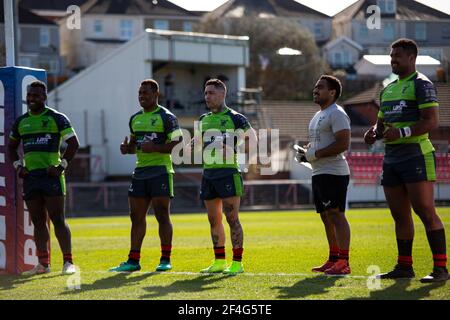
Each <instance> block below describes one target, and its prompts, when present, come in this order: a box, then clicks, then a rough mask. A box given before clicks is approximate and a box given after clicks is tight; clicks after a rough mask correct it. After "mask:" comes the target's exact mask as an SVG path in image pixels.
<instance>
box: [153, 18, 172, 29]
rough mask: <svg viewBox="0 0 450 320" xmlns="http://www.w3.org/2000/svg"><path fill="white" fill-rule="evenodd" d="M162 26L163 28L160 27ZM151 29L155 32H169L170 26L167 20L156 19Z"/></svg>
mask: <svg viewBox="0 0 450 320" xmlns="http://www.w3.org/2000/svg"><path fill="white" fill-rule="evenodd" d="M162 25H164V26H162ZM153 28H154V29H157V30H169V29H170V24H169V20H167V19H156V20H154V21H153Z"/></svg>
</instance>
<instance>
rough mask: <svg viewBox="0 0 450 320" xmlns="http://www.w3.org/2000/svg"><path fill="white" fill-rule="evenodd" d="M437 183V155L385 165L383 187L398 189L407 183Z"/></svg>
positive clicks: (429, 154) (421, 156) (382, 176)
mask: <svg viewBox="0 0 450 320" xmlns="http://www.w3.org/2000/svg"><path fill="white" fill-rule="evenodd" d="M421 181H436V155H435V153H434V152H430V153H427V154H424V155H420V156H418V157H414V158H412V159H408V160H406V161H402V162H397V163H390V164H387V163H383V173H382V174H381V185H383V186H387V187H396V186H400V185H403V184H405V183H414V182H421Z"/></svg>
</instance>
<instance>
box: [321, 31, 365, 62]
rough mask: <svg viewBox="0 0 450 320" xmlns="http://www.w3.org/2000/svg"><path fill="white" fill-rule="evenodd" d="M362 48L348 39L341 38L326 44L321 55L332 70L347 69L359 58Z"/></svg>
mask: <svg viewBox="0 0 450 320" xmlns="http://www.w3.org/2000/svg"><path fill="white" fill-rule="evenodd" d="M362 51H363V47H362V46H361V45H360V44H358V43H356V42H355V41H353V40H352V39H350V38H347V37H345V36H341V37H339V38H336V39H334V40H332V41H330V42H328V43H327V44H326V45H325V46H323V48H322V54H323V57H324V59H325V60H326V61H328V64H329V65H330V67H331V68H333V69H347V68H349V67H351V66H353V65H354V64H355V63H356V62H358V61H359V59H360V58H361V53H362Z"/></svg>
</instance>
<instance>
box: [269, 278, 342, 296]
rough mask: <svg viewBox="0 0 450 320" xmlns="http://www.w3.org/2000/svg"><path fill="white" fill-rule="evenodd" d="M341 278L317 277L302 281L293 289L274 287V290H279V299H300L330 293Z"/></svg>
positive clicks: (292, 287)
mask: <svg viewBox="0 0 450 320" xmlns="http://www.w3.org/2000/svg"><path fill="white" fill-rule="evenodd" d="M339 279H341V278H340V277H327V276H322V275H320V276H317V277H314V278H306V279H303V280H300V281H299V282H297V283H296V284H294V285H293V286H291V287H272V288H271V289H273V290H279V295H278V297H277V299H300V298H306V297H308V296H310V295H318V294H324V293H328V290H327V289H328V288H331V287H333V286H334V284H335V283H336V281H337V280H339Z"/></svg>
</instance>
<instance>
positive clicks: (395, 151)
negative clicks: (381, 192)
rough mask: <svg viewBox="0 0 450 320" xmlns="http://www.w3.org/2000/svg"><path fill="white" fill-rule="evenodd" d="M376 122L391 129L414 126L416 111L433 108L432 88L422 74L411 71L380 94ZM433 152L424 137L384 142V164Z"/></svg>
mask: <svg viewBox="0 0 450 320" xmlns="http://www.w3.org/2000/svg"><path fill="white" fill-rule="evenodd" d="M380 102H381V103H380V104H381V107H380V111H379V112H378V118H380V119H383V120H384V123H385V124H391V125H392V126H394V127H395V128H404V127H409V126H412V125H414V124H415V123H417V122H418V121H419V120H420V111H421V110H423V109H426V108H437V107H438V106H439V103H438V100H437V93H436V88H435V87H434V85H433V83H432V82H431V81H430V80H429V79H428V78H427V77H426V76H424V75H423V74H421V73H419V72H417V71H415V72H414V73H413V74H411V75H409V76H408V77H406V78H404V79H401V80H400V79H397V80H395V81H393V82H391V83H390V84H389V85H388V86H387V87H386V88H384V89H383V91H381V94H380ZM432 151H434V147H433V145H432V144H431V141H430V139H428V133H425V134H422V135H420V136H411V137H404V138H399V139H397V140H395V141H390V142H386V152H385V153H386V154H385V162H400V161H405V160H408V159H410V158H413V157H416V156H419V155H423V154H427V153H430V152H432Z"/></svg>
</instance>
